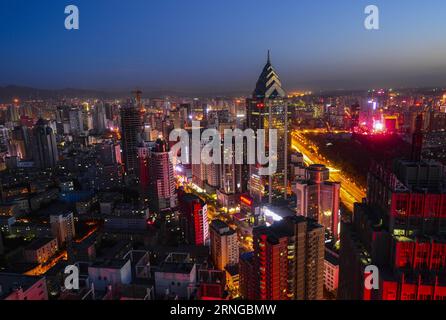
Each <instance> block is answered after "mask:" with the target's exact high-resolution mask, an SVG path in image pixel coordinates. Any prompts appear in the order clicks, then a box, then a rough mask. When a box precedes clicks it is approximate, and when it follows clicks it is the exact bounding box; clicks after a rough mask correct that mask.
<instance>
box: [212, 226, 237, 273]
mask: <svg viewBox="0 0 446 320" xmlns="http://www.w3.org/2000/svg"><path fill="white" fill-rule="evenodd" d="M210 238H211V259H212V262H213V263H214V267H215V268H217V269H218V270H224V269H225V268H226V266H228V265H229V266H233V265H237V264H238V262H239V244H238V237H237V232H236V231H235V230H234V229H231V228H230V227H229V226H228V225H227V224H226V223H225V222H223V221H221V220H214V221H212V223H211V227H210Z"/></svg>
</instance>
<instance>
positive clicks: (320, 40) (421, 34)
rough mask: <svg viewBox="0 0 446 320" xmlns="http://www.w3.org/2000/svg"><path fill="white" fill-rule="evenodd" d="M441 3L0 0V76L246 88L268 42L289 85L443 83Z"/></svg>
mask: <svg viewBox="0 0 446 320" xmlns="http://www.w3.org/2000/svg"><path fill="white" fill-rule="evenodd" d="M69 4H75V5H77V6H78V7H79V10H80V30H79V31H67V30H65V28H64V20H65V14H64V8H65V6H66V5H69ZM368 4H376V5H378V6H379V8H380V11H381V30H379V31H367V30H365V29H364V27H363V22H364V18H365V14H364V13H363V12H364V8H365V6H366V5H368ZM445 14H446V2H445V1H444V0H368V1H363V0H337V1H334V0H333V1H327V0H218V1H217V0H156V1H155V0H128V1H123V0H57V1H56V0H38V1H37V0H1V1H0V85H7V84H17V85H27V86H35V87H40V88H63V87H76V88H90V89H127V88H131V87H135V86H138V87H141V88H153V89H169V90H190V91H201V92H208V91H213V90H215V91H244V90H252V89H253V87H254V85H255V81H256V78H257V77H258V75H259V73H260V71H261V68H262V66H263V64H264V63H265V59H266V51H267V50H268V49H271V51H272V60H273V64H274V65H275V67H276V69H277V71H278V72H279V75H280V76H281V78H282V82H283V84H284V87H285V88H286V89H288V90H293V89H299V88H311V89H319V88H325V89H328V88H329V89H332V88H358V87H361V88H365V87H371V86H415V85H419V86H423V85H446V40H445V39H446V19H445Z"/></svg>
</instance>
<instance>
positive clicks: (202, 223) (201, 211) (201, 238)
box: [179, 192, 209, 246]
mask: <svg viewBox="0 0 446 320" xmlns="http://www.w3.org/2000/svg"><path fill="white" fill-rule="evenodd" d="M179 200H180V201H179V204H180V205H179V208H180V212H181V215H182V221H183V230H184V233H185V237H186V239H187V241H188V242H189V243H190V244H193V245H197V246H203V245H207V244H208V243H209V220H208V216H207V205H206V203H205V202H204V201H203V200H201V199H200V198H198V197H197V196H195V195H193V194H189V193H184V192H180V194H179Z"/></svg>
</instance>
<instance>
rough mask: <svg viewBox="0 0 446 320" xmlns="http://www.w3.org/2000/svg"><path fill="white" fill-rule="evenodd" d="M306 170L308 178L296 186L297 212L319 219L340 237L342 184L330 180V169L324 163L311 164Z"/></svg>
mask: <svg viewBox="0 0 446 320" xmlns="http://www.w3.org/2000/svg"><path fill="white" fill-rule="evenodd" d="M305 171H306V179H305V180H298V181H297V182H296V185H295V187H294V193H295V194H296V207H297V214H298V215H302V216H305V217H308V218H311V219H314V220H316V221H318V222H319V223H320V224H321V225H323V226H324V227H325V228H326V229H327V231H328V232H329V234H330V236H331V237H333V238H334V239H338V237H339V232H338V230H339V197H340V190H341V184H340V183H339V182H330V181H329V179H330V170H329V169H328V168H327V167H325V166H323V165H317V164H315V165H311V166H309V167H308V168H306V170H305Z"/></svg>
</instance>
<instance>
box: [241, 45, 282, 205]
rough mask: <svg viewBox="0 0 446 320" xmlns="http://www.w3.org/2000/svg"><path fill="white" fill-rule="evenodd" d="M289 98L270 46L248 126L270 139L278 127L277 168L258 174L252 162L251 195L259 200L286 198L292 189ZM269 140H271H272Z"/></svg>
mask: <svg viewBox="0 0 446 320" xmlns="http://www.w3.org/2000/svg"><path fill="white" fill-rule="evenodd" d="M288 119H289V113H288V102H287V95H286V93H285V90H284V89H283V88H282V83H281V81H280V78H279V76H278V74H277V72H276V71H275V69H274V68H273V66H272V63H271V54H270V51H269V50H268V56H267V62H266V64H265V66H264V67H263V70H262V73H261V74H260V76H259V79H258V80H257V84H256V87H255V89H254V92H253V94H252V98H250V99H247V127H248V128H250V129H253V130H254V131H257V130H259V129H264V130H265V131H266V141H267V142H268V136H269V129H276V130H277V138H278V141H277V172H276V173H275V174H274V175H272V176H268V177H265V176H263V177H261V176H259V175H258V174H257V171H258V168H259V166H257V165H255V166H251V168H250V172H249V188H250V192H251V195H252V196H253V197H254V198H255V199H257V200H258V201H265V200H267V201H268V202H270V203H271V202H272V201H273V200H274V199H286V198H287V190H288V170H287V167H288V150H289V146H288V145H289V141H290V139H289V137H288ZM268 143H269V142H268Z"/></svg>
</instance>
